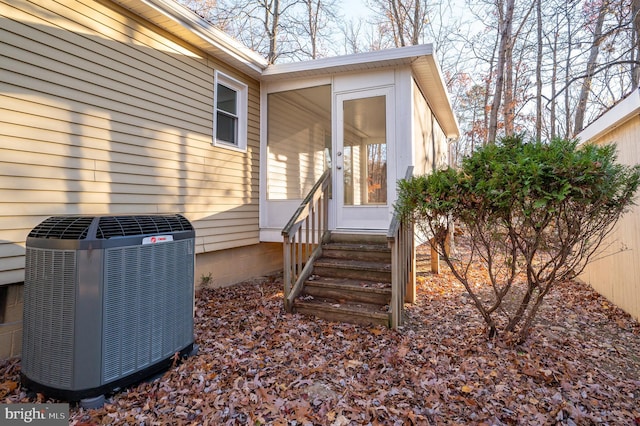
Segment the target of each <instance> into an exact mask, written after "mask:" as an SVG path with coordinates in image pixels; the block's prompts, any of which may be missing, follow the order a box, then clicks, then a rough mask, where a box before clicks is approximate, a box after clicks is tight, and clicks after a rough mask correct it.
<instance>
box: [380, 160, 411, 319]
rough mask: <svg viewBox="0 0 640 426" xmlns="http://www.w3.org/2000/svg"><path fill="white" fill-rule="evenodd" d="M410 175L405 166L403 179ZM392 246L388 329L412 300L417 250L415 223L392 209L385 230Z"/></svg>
mask: <svg viewBox="0 0 640 426" xmlns="http://www.w3.org/2000/svg"><path fill="white" fill-rule="evenodd" d="M412 175H413V166H409V167H407V172H406V173H405V179H410V178H411V176H412ZM387 243H388V244H389V248H391V304H390V309H391V328H397V327H398V326H400V325H402V323H403V322H404V319H403V317H404V304H405V302H409V303H414V302H415V285H416V252H415V234H414V226H413V222H412V221H411V220H407V219H404V220H403V219H401V218H400V217H399V216H398V213H397V212H395V213H394V214H393V217H392V218H391V223H390V224H389V230H388V231H387Z"/></svg>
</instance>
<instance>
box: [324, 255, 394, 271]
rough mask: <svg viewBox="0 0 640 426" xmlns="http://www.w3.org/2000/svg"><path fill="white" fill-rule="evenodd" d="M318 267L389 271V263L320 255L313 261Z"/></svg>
mask: <svg viewBox="0 0 640 426" xmlns="http://www.w3.org/2000/svg"><path fill="white" fill-rule="evenodd" d="M315 265H316V266H320V267H338V268H352V269H361V270H365V271H367V270H369V271H391V263H386V262H384V263H383V262H376V261H367V260H353V259H342V258H329V257H321V258H320V259H318V260H317V261H316V262H315Z"/></svg>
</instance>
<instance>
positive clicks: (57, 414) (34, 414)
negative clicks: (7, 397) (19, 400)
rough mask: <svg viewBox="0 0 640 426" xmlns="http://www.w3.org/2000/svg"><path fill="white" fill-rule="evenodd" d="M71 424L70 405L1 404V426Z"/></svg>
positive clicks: (55, 425)
mask: <svg viewBox="0 0 640 426" xmlns="http://www.w3.org/2000/svg"><path fill="white" fill-rule="evenodd" d="M25 424H30V425H40V426H45V425H46V426H49V425H51V426H58V425H68V424H69V404H0V425H2V426H4V425H25Z"/></svg>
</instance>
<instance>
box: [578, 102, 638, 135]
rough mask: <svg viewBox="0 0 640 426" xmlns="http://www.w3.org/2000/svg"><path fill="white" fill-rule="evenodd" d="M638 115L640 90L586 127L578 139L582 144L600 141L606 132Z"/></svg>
mask: <svg viewBox="0 0 640 426" xmlns="http://www.w3.org/2000/svg"><path fill="white" fill-rule="evenodd" d="M638 114H640V89H638V90H634V91H633V92H632V93H631V94H630V95H629V96H627V97H626V98H624V99H623V100H622V101H620V102H619V103H618V104H617V105H615V106H613V108H611V109H610V110H609V111H607V112H606V113H604V114H603V115H602V116H601V117H599V118H598V119H597V120H595V121H594V122H593V123H591V124H589V125H588V126H587V127H585V128H584V129H583V130H582V131H581V132H580V133H579V134H578V136H577V138H578V140H580V142H581V143H582V142H587V141H590V140H595V139H598V138H599V137H600V136H602V135H603V134H604V133H605V132H608V131H610V130H612V129H614V128H616V127H618V126H620V125H622V124H624V123H625V122H626V121H627V120H629V119H631V118H632V117H633V116H635V115H638Z"/></svg>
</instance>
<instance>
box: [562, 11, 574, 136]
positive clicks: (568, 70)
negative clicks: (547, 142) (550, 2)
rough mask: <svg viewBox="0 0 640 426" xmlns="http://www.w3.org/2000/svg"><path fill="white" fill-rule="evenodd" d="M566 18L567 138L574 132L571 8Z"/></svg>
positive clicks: (565, 133)
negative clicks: (571, 101)
mask: <svg viewBox="0 0 640 426" xmlns="http://www.w3.org/2000/svg"><path fill="white" fill-rule="evenodd" d="M565 14H566V15H565V18H566V20H567V57H566V59H565V66H564V87H565V92H564V121H565V123H564V125H565V129H564V138H565V139H567V138H569V136H570V135H571V134H573V132H572V131H571V104H570V102H569V96H570V87H569V85H570V84H571V74H570V73H571V54H572V49H571V45H572V43H573V35H572V34H571V13H570V12H569V8H567V9H566V10H565Z"/></svg>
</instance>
